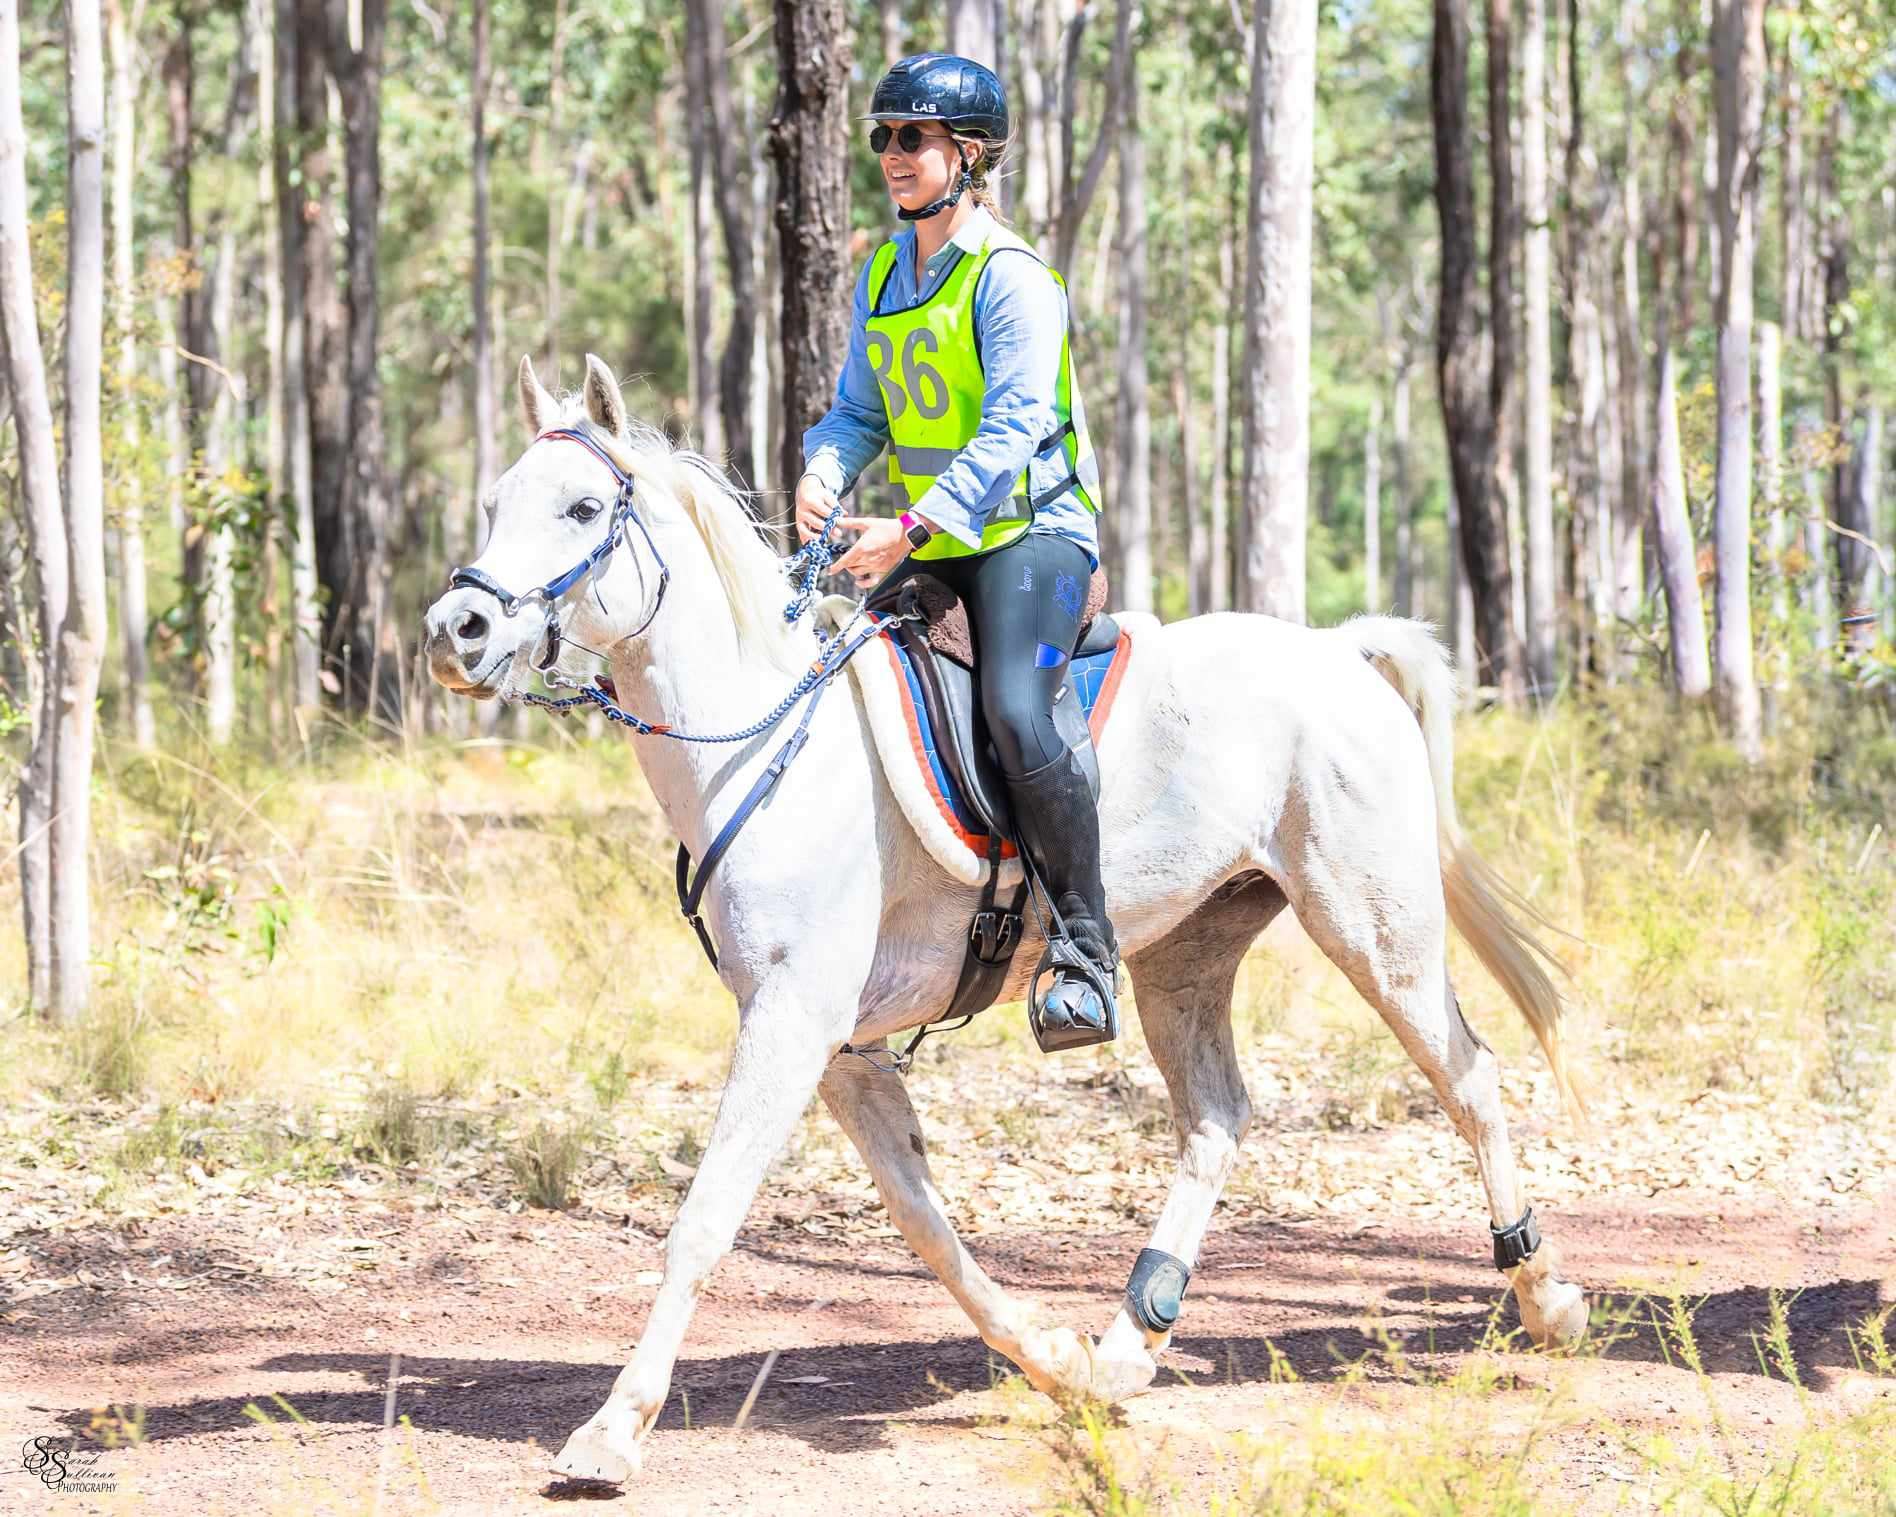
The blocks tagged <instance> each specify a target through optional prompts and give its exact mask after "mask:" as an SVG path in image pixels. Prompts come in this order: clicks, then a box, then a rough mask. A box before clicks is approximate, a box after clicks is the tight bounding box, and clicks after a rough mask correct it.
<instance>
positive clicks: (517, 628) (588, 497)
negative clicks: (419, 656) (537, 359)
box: [423, 353, 664, 700]
mask: <svg viewBox="0 0 1896 1517" xmlns="http://www.w3.org/2000/svg"><path fill="white" fill-rule="evenodd" d="M520 407H521V410H522V412H524V414H525V416H526V422H527V430H528V432H529V433H530V434H531V435H532V439H533V440H532V441H531V442H529V443H528V444H527V448H526V451H525V452H523V453H522V454H521V455H520V457H519V458H518V459H516V460H515V461H514V464H513V467H512V468H510V469H508V470H507V472H506V473H505V474H503V475H501V477H500V478H499V479H498V480H496V481H495V482H494V486H493V488H492V489H491V490H490V491H488V493H487V496H486V498H485V499H484V500H483V501H482V502H481V508H482V510H483V512H484V513H485V515H486V517H487V527H488V532H487V546H486V547H485V548H484V549H482V550H481V555H480V557H479V558H478V559H477V560H476V561H475V562H474V563H473V564H471V565H469V566H468V567H467V568H465V569H457V570H455V571H454V575H453V578H452V580H451V581H450V588H449V590H448V593H447V594H446V595H443V596H442V597H441V598H440V599H439V600H437V601H436V602H435V603H434V604H433V605H432V606H430V607H429V608H428V610H427V613H426V614H425V616H424V617H423V646H424V647H425V648H426V650H427V654H428V669H429V672H430V673H431V674H433V675H434V677H435V679H436V680H437V681H439V682H440V683H441V684H443V685H446V686H447V687H448V688H449V689H450V690H453V691H456V692H458V693H460V694H462V695H472V696H475V697H477V698H479V699H481V700H486V699H488V698H490V697H492V696H495V695H510V694H513V693H515V692H516V691H517V690H518V689H519V688H520V687H521V686H523V685H524V684H525V682H526V680H527V679H528V678H529V677H530V670H531V669H545V668H549V667H551V666H552V665H553V663H554V662H555V661H556V660H557V659H558V657H559V655H560V652H561V648H562V645H563V643H564V642H565V640H566V639H568V638H571V639H573V640H575V641H577V642H579V643H581V644H584V645H585V646H587V647H589V648H598V649H602V650H603V649H608V648H610V647H612V646H613V645H615V644H617V643H619V642H621V641H623V640H624V639H625V638H626V637H628V636H631V635H633V634H634V633H635V632H636V630H637V629H638V627H639V625H640V623H641V621H642V620H643V619H644V618H645V617H646V616H647V615H648V613H650V612H653V611H656V609H657V601H658V598H659V597H660V595H661V593H662V590H661V587H662V585H663V582H664V568H663V559H662V557H661V555H660V551H659V550H658V548H657V547H656V545H655V544H654V543H653V542H652V540H651V536H650V532H651V530H653V529H652V523H651V517H652V515H653V510H652V505H651V503H650V502H648V501H647V500H645V499H642V498H639V496H638V494H637V493H636V491H635V487H634V483H633V481H634V478H635V474H634V470H635V467H636V465H635V463H634V460H633V458H632V456H631V452H630V449H629V448H628V446H627V441H626V418H625V403H624V401H623V400H622V399H621V398H620V395H619V387H618V385H617V383H615V382H614V380H613V378H612V375H611V373H610V372H609V371H608V370H607V368H606V366H605V365H604V364H603V363H601V362H600V361H599V360H598V359H597V358H595V357H593V356H592V355H591V354H590V353H589V354H587V355H586V382H585V384H584V386H583V387H582V389H581V391H580V396H579V399H578V401H577V402H573V401H569V402H568V403H567V404H566V405H565V406H562V405H561V404H560V402H558V401H556V400H555V399H554V398H553V397H552V396H551V395H550V394H548V393H547V391H546V389H545V387H543V386H542V385H541V383H540V381H539V379H538V377H537V376H536V375H535V374H534V372H533V364H532V362H531V360H529V359H526V358H522V359H521V360H520ZM646 493H649V492H646Z"/></svg>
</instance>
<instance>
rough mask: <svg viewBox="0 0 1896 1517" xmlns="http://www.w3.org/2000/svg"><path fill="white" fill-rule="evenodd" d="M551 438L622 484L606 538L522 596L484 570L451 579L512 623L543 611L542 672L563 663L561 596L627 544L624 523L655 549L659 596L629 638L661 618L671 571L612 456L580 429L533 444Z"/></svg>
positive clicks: (560, 430)
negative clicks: (490, 600)
mask: <svg viewBox="0 0 1896 1517" xmlns="http://www.w3.org/2000/svg"><path fill="white" fill-rule="evenodd" d="M548 439H564V440H565V441H567V442H576V443H578V444H579V445H580V446H581V447H582V448H584V449H585V450H586V451H587V452H588V453H590V454H592V456H593V457H594V458H596V459H598V460H599V461H600V462H601V463H602V464H604V465H605V466H606V467H607V468H608V469H610V470H611V471H612V477H613V478H614V479H615V480H617V481H618V483H619V493H618V495H617V496H616V497H614V499H613V502H612V516H611V518H610V520H609V521H608V522H607V523H606V535H605V537H604V538H603V539H601V541H600V542H599V543H597V544H596V545H595V546H594V547H593V549H592V551H591V552H590V553H588V554H587V555H586V556H585V557H584V558H582V559H581V560H580V561H579V562H578V563H576V564H574V565H573V566H572V568H570V569H568V570H566V571H565V572H564V573H562V574H556V575H554V576H553V578H552V579H549V580H548V581H547V582H546V583H545V584H543V585H535V586H534V587H533V588H532V589H531V590H528V591H526V592H525V593H524V594H521V595H514V594H512V593H510V592H509V591H508V590H507V588H506V587H505V586H504V585H502V584H501V583H500V581H498V580H497V579H495V578H494V577H493V576H492V575H491V574H488V573H485V572H484V571H482V570H480V569H455V570H454V571H453V572H452V573H450V574H449V575H448V588H449V589H451V590H480V591H482V592H484V593H485V594H488V595H491V596H493V597H494V599H495V600H497V601H498V602H500V610H501V614H502V615H504V616H507V617H510V618H511V617H513V616H516V615H518V614H519V613H520V611H521V610H522V609H523V608H524V607H527V606H533V605H538V606H540V607H541V608H542V609H543V610H544V611H545V613H546V630H547V648H546V654H545V656H544V657H543V658H541V659H540V660H539V661H537V662H536V664H535V667H536V668H538V669H539V670H540V671H541V672H542V673H544V672H545V671H546V670H548V669H551V668H552V667H553V665H554V663H555V662H556V661H557V660H558V659H559V656H560V643H561V641H562V639H563V637H564V631H563V629H562V628H561V626H560V619H559V615H558V613H557V612H556V611H555V609H554V607H555V605H556V604H557V602H558V601H559V599H560V597H562V596H563V595H565V594H566V593H567V592H568V591H569V590H571V589H573V588H574V587H575V586H576V585H580V584H583V583H584V582H585V581H586V580H587V579H589V578H591V576H592V575H593V574H594V573H595V572H597V570H598V569H599V568H600V567H601V566H602V565H603V564H604V563H605V562H606V560H607V559H609V558H611V557H612V555H613V553H614V551H616V550H617V548H618V546H619V544H620V543H621V542H623V541H624V540H625V536H626V523H628V522H630V523H631V524H632V525H633V526H635V527H637V528H638V529H639V535H640V536H641V537H643V538H644V539H645V546H646V547H647V548H648V549H650V550H651V554H652V559H653V562H655V563H656V564H657V565H658V593H657V594H656V595H655V596H653V597H652V609H651V610H650V611H648V612H646V614H645V620H644V621H642V622H640V623H639V625H638V629H637V631H634V632H631V633H629V634H628V636H630V637H637V636H638V635H639V634H640V633H642V632H644V631H645V629H646V628H647V627H649V626H651V625H652V618H653V617H655V616H657V615H658V608H659V607H660V606H661V605H663V604H664V601H665V590H666V588H667V587H668V586H669V585H670V584H671V566H670V565H669V564H667V563H666V562H665V555H664V554H662V553H660V552H659V551H658V544H657V543H655V542H653V541H652V534H651V531H650V529H649V528H647V527H646V525H645V520H644V518H643V517H641V516H640V515H639V512H638V490H637V487H636V486H635V485H634V484H633V481H632V476H631V475H630V474H627V473H626V472H625V470H624V469H621V468H620V467H619V465H618V463H617V462H616V461H615V460H614V459H613V457H612V455H611V454H610V453H608V452H607V451H606V450H605V449H604V448H602V447H601V446H600V445H599V444H598V442H597V441H596V440H594V439H593V438H591V437H588V436H587V435H586V434H585V433H584V432H582V431H580V430H579V429H578V428H576V427H555V428H553V429H552V430H551V431H548V432H542V433H541V434H540V435H539V436H538V437H536V438H534V441H535V442H545V441H547V440H548Z"/></svg>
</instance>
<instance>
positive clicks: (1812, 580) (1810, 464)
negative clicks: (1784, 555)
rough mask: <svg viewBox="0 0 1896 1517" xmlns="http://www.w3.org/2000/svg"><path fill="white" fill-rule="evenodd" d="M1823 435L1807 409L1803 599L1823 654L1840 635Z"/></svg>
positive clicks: (1801, 423)
mask: <svg viewBox="0 0 1896 1517" xmlns="http://www.w3.org/2000/svg"><path fill="white" fill-rule="evenodd" d="M1821 431H1822V427H1821V424H1820V422H1819V419H1818V413H1817V411H1816V409H1815V408H1814V407H1810V406H1807V407H1805V408H1804V410H1803V411H1802V412H1800V413H1799V415H1798V418H1797V426H1796V430H1795V447H1796V449H1797V456H1798V458H1799V459H1800V460H1801V461H1802V464H1803V475H1802V480H1801V483H1802V487H1803V496H1804V533H1803V542H1804V557H1805V558H1806V559H1807V560H1808V568H1807V569H1806V571H1805V578H1804V583H1803V589H1802V593H1801V596H1800V599H1801V602H1802V604H1803V607H1804V610H1805V611H1806V612H1808V613H1809V615H1810V622H1811V643H1812V646H1813V647H1815V648H1816V649H1817V651H1818V652H1820V653H1821V652H1824V651H1825V650H1827V649H1829V648H1831V647H1833V646H1835V643H1836V634H1837V607H1836V601H1835V598H1834V596H1833V594H1832V590H1831V578H1830V529H1829V527H1827V526H1826V525H1825V524H1824V482H1823V475H1822V472H1821V471H1820V470H1819V468H1818V463H1817V458H1818V443H1817V439H1818V436H1819V434H1820V433H1821Z"/></svg>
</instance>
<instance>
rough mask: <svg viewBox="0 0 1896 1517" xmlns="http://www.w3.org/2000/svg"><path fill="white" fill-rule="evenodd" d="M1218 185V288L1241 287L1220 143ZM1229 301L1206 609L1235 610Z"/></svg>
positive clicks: (1223, 316)
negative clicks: (1222, 187)
mask: <svg viewBox="0 0 1896 1517" xmlns="http://www.w3.org/2000/svg"><path fill="white" fill-rule="evenodd" d="M1213 178H1214V181H1215V182H1216V183H1217V184H1220V185H1225V186H1229V188H1228V190H1227V191H1226V193H1225V194H1224V195H1223V196H1222V197H1221V199H1222V202H1223V204H1222V205H1221V207H1220V215H1219V217H1218V288H1219V289H1220V290H1223V291H1227V292H1228V291H1230V290H1232V289H1234V288H1236V286H1237V280H1238V254H1237V221H1238V196H1237V175H1236V174H1235V173H1233V172H1232V165H1231V147H1230V144H1229V143H1224V142H1221V143H1219V144H1218V156H1217V159H1216V170H1215V173H1214V176H1213ZM1230 304H1231V303H1230V301H1229V300H1228V299H1225V300H1220V301H1219V302H1218V303H1217V307H1216V317H1217V319H1216V320H1215V321H1214V322H1213V323H1212V328H1211V490H1210V494H1211V505H1210V517H1211V519H1210V521H1209V523H1208V527H1209V539H1210V540H1209V542H1208V543H1207V544H1206V552H1207V554H1208V556H1209V558H1210V567H1209V574H1210V582H1209V585H1208V587H1207V590H1206V595H1205V609H1206V610H1207V611H1229V610H1230V609H1231V453H1232V448H1231V429H1232V416H1231V309H1230Z"/></svg>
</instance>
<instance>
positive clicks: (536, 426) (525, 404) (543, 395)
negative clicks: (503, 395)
mask: <svg viewBox="0 0 1896 1517" xmlns="http://www.w3.org/2000/svg"><path fill="white" fill-rule="evenodd" d="M519 385H520V410H521V412H522V414H524V415H525V416H526V418H527V430H528V431H529V432H531V433H532V434H533V435H534V436H535V437H538V436H539V435H540V434H541V433H542V432H544V431H545V430H546V429H547V426H548V424H549V423H550V422H552V420H553V419H554V417H556V416H557V415H558V414H559V402H558V401H556V400H554V398H553V397H552V396H551V395H549V394H548V393H547V390H546V386H545V385H543V384H541V383H540V376H539V375H537V374H535V373H534V372H533V360H532V358H530V357H528V356H527V355H526V354H525V353H522V354H521V355H520V376H519Z"/></svg>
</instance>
